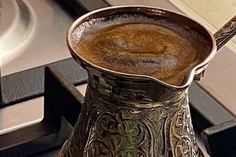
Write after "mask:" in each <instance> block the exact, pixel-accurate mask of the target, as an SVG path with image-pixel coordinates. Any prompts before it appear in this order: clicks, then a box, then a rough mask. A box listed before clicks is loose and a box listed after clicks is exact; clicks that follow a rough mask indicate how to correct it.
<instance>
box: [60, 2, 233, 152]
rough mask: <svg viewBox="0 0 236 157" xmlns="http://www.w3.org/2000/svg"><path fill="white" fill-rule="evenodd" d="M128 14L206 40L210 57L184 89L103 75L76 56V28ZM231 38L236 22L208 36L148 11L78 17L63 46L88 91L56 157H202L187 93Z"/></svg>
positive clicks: (114, 10)
mask: <svg viewBox="0 0 236 157" xmlns="http://www.w3.org/2000/svg"><path fill="white" fill-rule="evenodd" d="M131 12H132V13H134V12H135V13H142V14H148V15H153V16H160V17H168V18H171V19H173V20H175V21H176V22H179V23H182V24H185V25H187V26H189V27H191V28H194V29H195V30H198V31H199V32H201V33H202V34H203V35H204V36H205V37H206V38H207V39H208V40H209V43H210V44H211V45H210V47H211V51H210V53H208V54H205V59H204V60H203V62H201V63H199V64H198V65H196V66H195V67H194V68H193V69H192V70H191V71H190V72H189V75H188V79H187V80H186V81H185V83H184V84H182V85H180V86H175V85H170V84H167V83H165V82H163V81H161V80H158V79H156V78H153V77H150V76H145V75H135V74H126V73H120V72H116V71H112V70H108V69H104V68H101V67H99V66H97V65H95V64H93V63H91V62H89V61H87V60H86V59H84V58H83V57H81V56H80V55H79V54H78V53H77V51H76V49H75V47H76V45H77V43H78V42H79V40H78V36H79V34H80V32H78V30H76V28H77V27H78V26H79V25H80V24H82V23H83V22H85V21H88V20H90V19H94V18H100V17H106V16H110V15H113V14H118V13H119V14H122V13H131ZM235 34H236V16H235V17H234V18H233V19H231V20H230V21H229V22H228V23H227V24H226V25H225V26H223V27H222V29H220V30H219V31H217V32H216V33H215V34H214V35H213V34H211V33H210V32H209V31H207V29H206V28H204V27H203V26H201V25H200V24H199V23H197V22H196V21H194V20H192V19H190V18H188V17H186V16H183V15H180V14H177V13H174V12H171V11H168V10H163V9H159V8H153V7H145V6H113V7H108V8H103V9H98V10H95V11H92V12H90V13H87V14H86V15H83V16H81V17H80V18H79V19H77V20H76V21H75V22H74V23H73V24H72V26H71V27H70V29H69V31H68V34H67V43H68V47H69V49H70V52H71V54H72V56H73V57H74V59H75V60H76V61H77V62H78V63H80V64H81V65H82V66H83V67H84V68H85V69H86V70H87V71H88V87H87V92H86V95H85V100H84V104H83V106H82V110H81V113H80V115H79V119H78V121H77V124H76V125H75V128H74V130H73V132H72V134H71V136H70V138H69V139H68V140H67V142H66V143H65V144H64V146H63V148H62V150H61V152H60V154H59V157H203V156H204V155H203V154H202V152H201V150H200V149H199V147H198V145H197V141H196V138H195V135H194V130H193V127H192V122H191V116H190V111H189V101H188V87H189V86H190V85H191V83H192V82H193V81H194V80H199V79H200V78H201V77H202V74H203V72H204V70H205V68H206V67H207V65H208V63H209V62H210V61H211V60H212V59H213V57H214V56H215V55H216V52H217V50H218V49H220V48H221V47H222V46H223V45H224V44H225V43H226V42H227V41H228V40H229V39H231V38H232V37H233V36H234V35H235Z"/></svg>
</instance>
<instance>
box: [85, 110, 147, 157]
mask: <svg viewBox="0 0 236 157" xmlns="http://www.w3.org/2000/svg"><path fill="white" fill-rule="evenodd" d="M124 113H125V114H127V112H125V111H124V112H123V111H122V110H120V111H118V112H117V113H115V114H111V113H102V114H101V115H99V117H98V119H97V120H96V122H95V124H96V126H95V129H94V131H92V136H91V137H90V141H92V142H89V143H88V146H86V154H87V156H99V157H100V156H104V155H105V156H107V157H110V156H111V157H113V156H116V157H129V156H130V157H147V155H146V151H145V150H142V149H141V146H142V145H146V147H150V142H149V141H147V140H145V136H147V137H146V138H150V137H148V134H147V133H148V131H147V128H146V127H145V124H144V123H143V122H142V121H140V120H137V119H136V118H132V116H129V117H130V118H125V117H123V115H122V114H124ZM126 116H127V115H126ZM127 117H128V116H127ZM107 148H109V149H107Z"/></svg>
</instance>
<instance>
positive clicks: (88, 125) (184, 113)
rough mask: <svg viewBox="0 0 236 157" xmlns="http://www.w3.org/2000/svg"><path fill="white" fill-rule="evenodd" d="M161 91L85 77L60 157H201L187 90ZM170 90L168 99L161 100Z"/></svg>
mask: <svg viewBox="0 0 236 157" xmlns="http://www.w3.org/2000/svg"><path fill="white" fill-rule="evenodd" d="M117 84H119V85H120V86H117ZM147 84H148V85H147ZM161 87H162V88H163V86H158V85H155V84H153V83H147V82H146V83H143V82H141V83H134V82H133V83H132V82H131V81H130V80H126V81H118V80H115V79H114V80H110V79H107V78H104V79H103V78H99V79H97V77H96V76H94V75H93V74H92V75H90V77H89V83H88V88H87V95H86V97H85V103H84V105H83V109H82V111H81V114H80V118H79V120H78V123H77V125H76V127H75V128H74V131H73V134H72V135H71V137H70V139H69V140H68V141H67V143H66V144H65V146H64V147H63V149H62V152H61V155H60V156H61V157H82V156H83V157H95V156H101V155H103V156H106V157H115V156H120V157H125V156H132V157H141V156H142V157H159V156H162V157H172V156H173V157H185V156H188V157H199V156H202V154H201V151H200V150H199V148H198V146H197V143H196V139H195V136H194V132H193V128H192V123H191V117H190V112H189V106H188V95H187V92H188V91H187V89H185V90H182V91H178V90H177V91H168V90H167V91H166V92H165V91H164V90H163V89H162V88H161ZM159 91H160V92H161V93H162V94H160V93H159V94H160V95H159V97H158V98H157V97H155V95H158V92H159ZM169 92H172V93H170V94H173V95H172V96H173V97H172V98H171V99H166V97H165V96H167V94H168V93H169ZM167 97H168V98H169V96H167ZM156 99H157V100H159V101H157V100H156Z"/></svg>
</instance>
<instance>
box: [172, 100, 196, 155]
mask: <svg viewBox="0 0 236 157" xmlns="http://www.w3.org/2000/svg"><path fill="white" fill-rule="evenodd" d="M185 104H188V101H187V99H186V100H185ZM170 138H171V140H170V141H171V145H172V149H173V152H174V156H175V157H199V154H200V151H199V148H198V147H197V142H196V139H195V137H194V133H193V128H192V123H191V117H190V111H189V107H188V105H182V106H180V108H179V110H178V111H177V112H176V113H175V115H174V117H173V121H172V122H171V131H170Z"/></svg>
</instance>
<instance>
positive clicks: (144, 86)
mask: <svg viewBox="0 0 236 157" xmlns="http://www.w3.org/2000/svg"><path fill="white" fill-rule="evenodd" d="M88 76H89V77H88V88H89V89H91V90H92V91H93V92H94V94H96V95H97V96H98V97H99V98H102V99H104V100H107V101H123V102H127V103H128V104H130V103H134V104H136V105H139V106H140V107H145V108H146V107H150V106H149V105H151V106H153V104H154V103H155V104H156V105H159V104H162V105H170V104H171V103H172V102H176V101H178V100H180V99H181V98H182V97H183V96H184V95H185V94H186V92H187V88H185V89H174V88H168V87H166V86H164V85H162V84H159V83H157V82H154V81H152V80H143V79H140V80H139V79H121V78H117V77H109V78H108V77H106V76H104V75H99V76H98V75H95V74H92V73H89V75H88Z"/></svg>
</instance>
